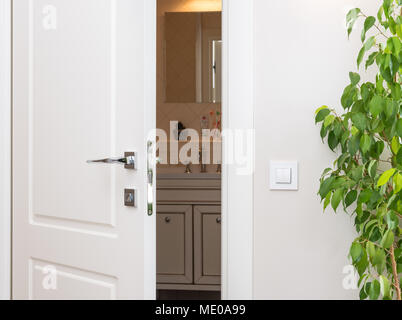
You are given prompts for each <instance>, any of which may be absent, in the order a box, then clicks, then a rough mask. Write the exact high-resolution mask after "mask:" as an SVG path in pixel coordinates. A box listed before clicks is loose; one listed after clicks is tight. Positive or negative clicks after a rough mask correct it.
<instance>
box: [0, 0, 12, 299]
mask: <svg viewBox="0 0 402 320" xmlns="http://www.w3.org/2000/svg"><path fill="white" fill-rule="evenodd" d="M11 16H12V14H11V0H3V1H1V2H0V70H1V72H0V300H7V299H10V297H11V190H12V185H11V182H12V181H11V154H12V153H11V123H12V119H11V82H12V81H11ZM3 71H4V72H3Z"/></svg>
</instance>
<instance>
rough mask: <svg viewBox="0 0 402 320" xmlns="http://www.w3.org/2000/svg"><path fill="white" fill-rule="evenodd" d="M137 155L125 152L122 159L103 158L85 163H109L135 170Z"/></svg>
mask: <svg viewBox="0 0 402 320" xmlns="http://www.w3.org/2000/svg"><path fill="white" fill-rule="evenodd" d="M136 158H137V155H136V153H135V152H126V153H125V154H124V157H123V158H120V157H118V158H105V159H99V160H87V163H109V164H123V165H124V167H125V168H126V169H136V168H137V166H136V164H137V161H136Z"/></svg>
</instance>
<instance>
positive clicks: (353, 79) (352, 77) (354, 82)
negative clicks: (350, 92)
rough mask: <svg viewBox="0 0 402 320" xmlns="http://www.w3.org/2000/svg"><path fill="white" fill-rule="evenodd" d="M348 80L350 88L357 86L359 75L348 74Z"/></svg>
mask: <svg viewBox="0 0 402 320" xmlns="http://www.w3.org/2000/svg"><path fill="white" fill-rule="evenodd" d="M349 78H350V82H351V84H352V86H355V85H357V84H358V83H359V81H360V75H359V74H358V73H355V72H349Z"/></svg>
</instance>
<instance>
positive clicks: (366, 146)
mask: <svg viewBox="0 0 402 320" xmlns="http://www.w3.org/2000/svg"><path fill="white" fill-rule="evenodd" d="M370 146H371V138H370V136H369V135H367V134H364V135H363V136H362V137H361V139H360V148H361V150H362V152H363V153H366V152H367V151H369V150H370Z"/></svg>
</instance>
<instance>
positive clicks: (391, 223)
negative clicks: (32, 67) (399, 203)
mask: <svg viewBox="0 0 402 320" xmlns="http://www.w3.org/2000/svg"><path fill="white" fill-rule="evenodd" d="M385 221H386V222H387V226H388V228H389V229H390V230H395V229H396V228H397V227H398V226H399V219H398V217H397V216H396V214H395V213H394V212H393V211H388V212H387V214H386V215H385Z"/></svg>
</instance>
